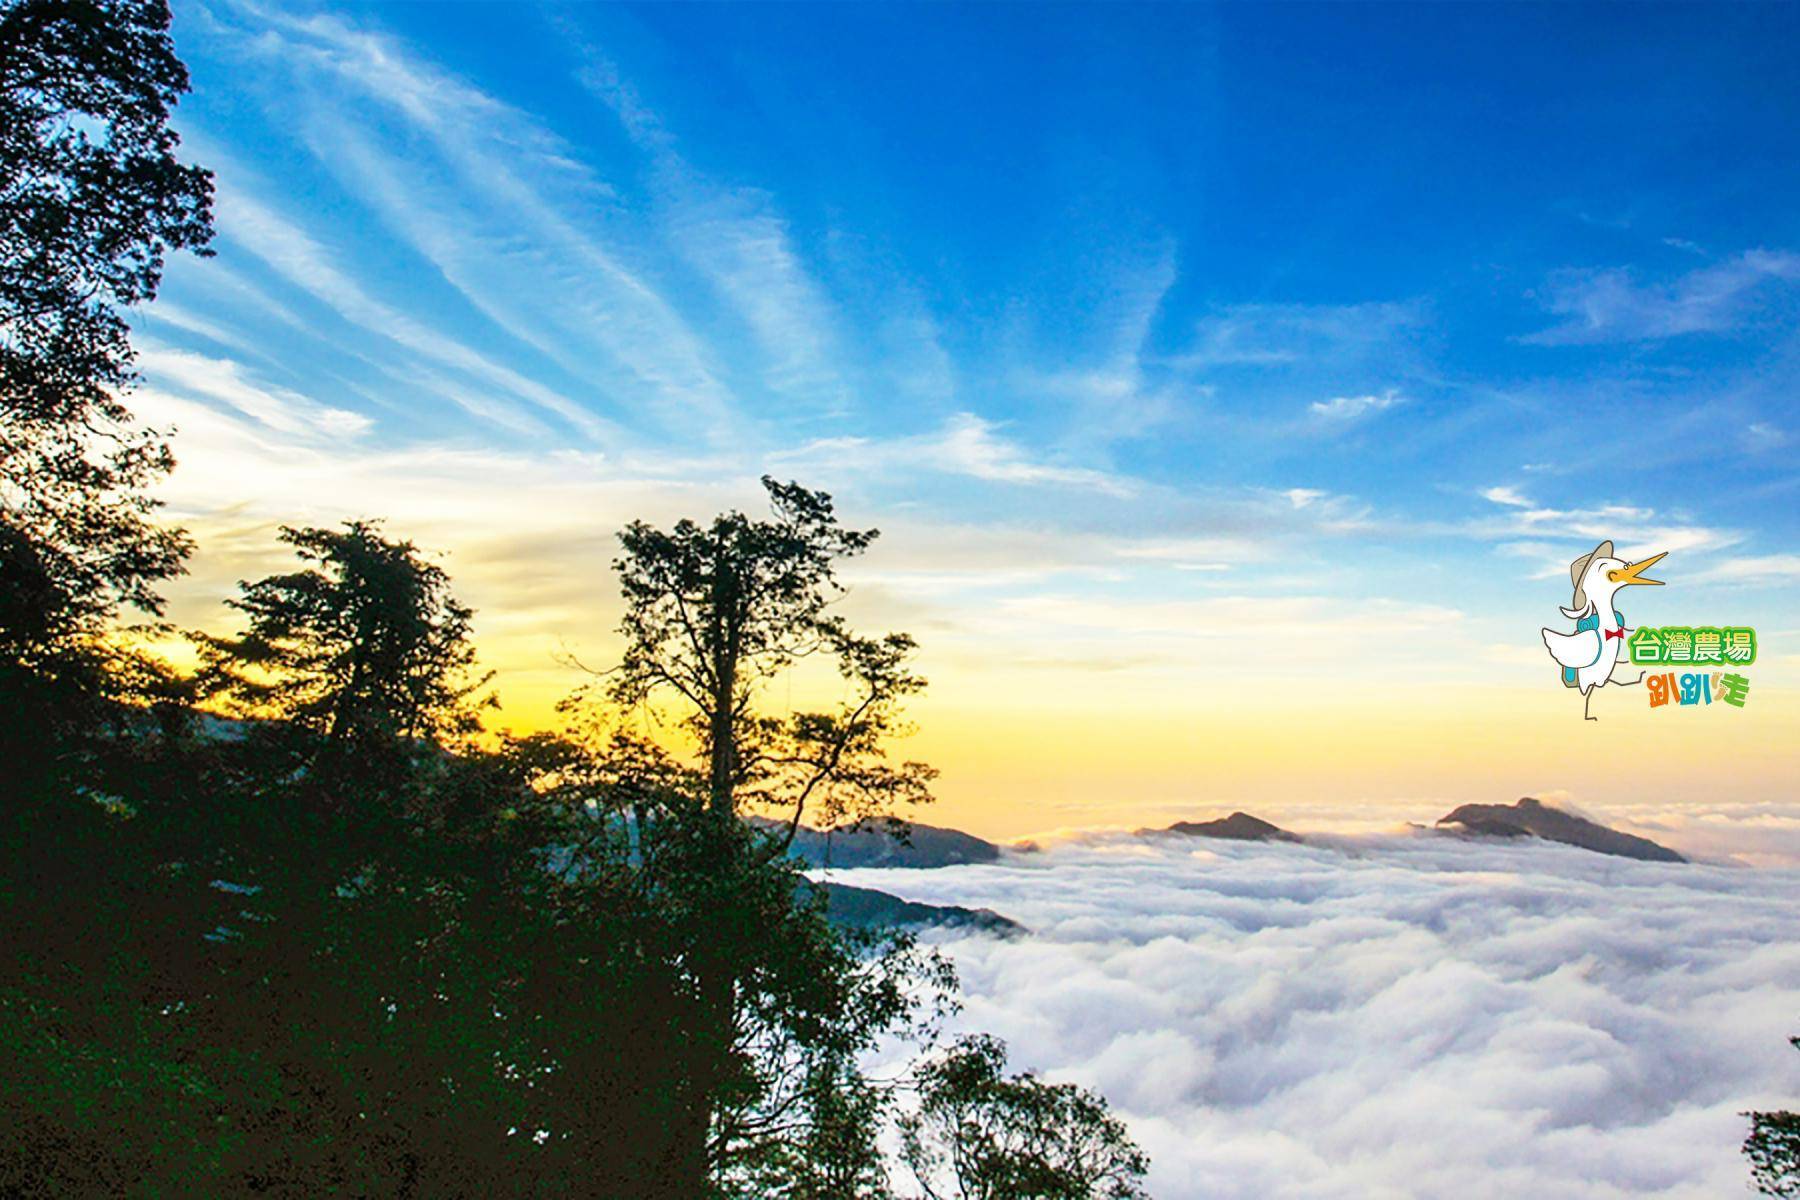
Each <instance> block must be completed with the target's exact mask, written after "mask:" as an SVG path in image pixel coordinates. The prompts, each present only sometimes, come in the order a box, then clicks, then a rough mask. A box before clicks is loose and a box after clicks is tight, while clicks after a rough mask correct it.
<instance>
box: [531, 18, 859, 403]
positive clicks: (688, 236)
mask: <svg viewBox="0 0 1800 1200" xmlns="http://www.w3.org/2000/svg"><path fill="white" fill-rule="evenodd" d="M564 28H565V31H567V30H568V25H567V23H566V22H565V23H564ZM577 49H578V53H580V55H581V57H582V59H583V66H582V68H581V69H580V70H579V71H578V72H577V73H576V78H577V79H578V80H580V81H581V83H582V84H583V85H584V86H585V87H587V88H588V90H589V91H590V92H591V93H593V94H594V95H595V96H596V97H597V98H599V99H600V100H601V101H602V102H603V103H605V104H606V105H607V106H608V107H609V108H610V109H612V111H613V112H614V113H615V115H616V116H617V117H618V119H619V123H620V125H621V126H622V127H623V128H624V130H625V132H626V134H627V136H629V137H630V138H631V139H632V141H633V142H635V143H636V144H637V146H638V147H639V148H640V149H641V150H643V151H644V152H645V153H646V154H647V155H648V156H649V157H650V160H651V162H652V164H653V171H652V174H653V177H654V179H655V182H656V190H657V203H658V206H659V208H660V213H661V222H662V225H663V228H664V231H665V233H666V234H667V236H668V238H669V240H670V243H671V244H672V245H673V246H674V247H675V249H676V250H677V252H678V253H680V254H681V255H682V256H683V257H684V258H685V259H686V260H687V262H688V264H689V266H691V267H692V268H693V269H694V270H695V271H697V272H698V273H699V274H700V275H701V277H702V278H704V279H706V280H707V281H708V282H709V283H710V284H711V285H712V287H713V288H714V290H715V291H716V292H717V293H718V294H719V295H720V296H722V297H723V298H724V299H725V300H726V302H727V303H728V304H729V305H730V306H731V308H732V310H733V311H734V312H735V313H736V315H737V317H738V319H739V320H741V321H742V322H743V323H744V324H745V325H746V326H747V327H748V328H749V329H750V331H751V333H752V335H753V336H754V337H755V338H756V341H757V344H758V345H759V346H760V348H761V351H762V354H763V356H764V359H765V362H766V367H765V371H764V376H765V379H766V380H767V382H768V383H769V385H770V386H772V387H773V388H774V390H775V391H777V392H779V393H783V394H785V395H787V396H789V397H791V398H793V399H796V400H801V401H805V402H808V403H810V404H813V405H815V406H819V407H822V408H823V409H824V410H825V414H826V415H842V413H843V412H844V410H845V409H846V408H847V406H848V405H849V402H850V401H849V395H850V393H849V389H848V387H847V385H846V384H845V382H844V379H843V375H842V372H841V371H840V369H839V366H838V360H839V357H840V352H839V349H838V343H839V341H840V340H841V335H840V334H839V333H838V325H839V320H838V314H837V310H836V306H835V305H834V304H833V303H832V301H831V298H830V297H829V296H828V295H827V293H826V290H825V288H824V286H823V285H822V284H821V283H820V282H819V280H818V279H816V278H815V277H814V275H813V273H812V271H811V269H810V268H809V267H808V266H807V264H806V262H805V260H804V258H803V256H802V254H801V253H800V250H799V249H798V247H797V246H796V244H795V238H794V235H793V231H792V229H791V227H790V224H789V222H788V221H787V219H786V218H785V217H784V216H783V215H782V214H781V213H780V211H779V210H778V208H777V206H776V203H775V199H774V197H773V196H771V195H770V194H769V193H768V192H766V191H764V190H763V189H761V188H755V187H745V186H729V185H724V184H720V183H717V182H715V181H713V180H712V179H710V178H708V177H706V176H705V175H704V174H703V173H702V172H700V171H699V170H698V169H696V168H695V167H694V166H693V165H692V164H690V163H689V162H688V161H687V159H686V158H684V157H683V156H682V154H681V153H680V152H679V151H678V150H677V149H676V138H675V136H674V134H673V133H671V132H670V131H669V129H668V128H667V127H666V126H665V125H664V123H663V122H662V120H661V118H660V117H659V116H658V115H657V114H656V113H655V112H654V111H653V110H652V109H651V108H650V106H649V105H647V104H646V103H645V102H644V101H643V100H642V98H641V97H639V95H638V94H637V92H636V90H635V89H634V88H632V87H631V86H630V84H629V83H627V82H626V81H625V80H624V78H623V77H622V75H621V74H620V72H619V70H618V68H617V66H616V65H614V64H613V63H612V62H611V60H609V59H608V58H607V57H606V56H605V55H603V54H601V53H600V52H599V51H598V50H596V49H595V48H593V47H592V46H587V45H585V44H583V45H578V48H577Z"/></svg>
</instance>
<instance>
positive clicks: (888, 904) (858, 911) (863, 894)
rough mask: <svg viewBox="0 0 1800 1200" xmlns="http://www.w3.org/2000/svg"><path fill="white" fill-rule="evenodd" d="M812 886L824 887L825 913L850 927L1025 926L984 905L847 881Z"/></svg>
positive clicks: (1003, 929)
mask: <svg viewBox="0 0 1800 1200" xmlns="http://www.w3.org/2000/svg"><path fill="white" fill-rule="evenodd" d="M812 886H813V887H815V888H822V889H824V892H825V914H826V916H828V917H830V918H831V920H832V921H834V922H835V923H837V924H839V925H843V926H847V927H849V928H851V929H891V928H900V929H909V928H921V927H924V926H932V925H938V926H944V927H947V928H951V929H957V928H971V929H980V930H983V931H985V932H988V933H1002V934H1005V933H1021V932H1023V928H1024V927H1023V926H1021V925H1020V924H1019V923H1018V922H1017V921H1014V920H1011V919H1010V918H1008V917H1003V916H1001V915H1000V914H999V913H997V912H994V911H993V910H992V909H987V908H963V907H962V906H961V905H956V904H920V903H918V902H917V901H913V900H902V899H901V898H900V897H898V896H894V895H890V894H889V893H887V892H879V891H876V890H875V889H874V888H860V887H851V886H850V885H849V884H846V883H815V884H813V885H812Z"/></svg>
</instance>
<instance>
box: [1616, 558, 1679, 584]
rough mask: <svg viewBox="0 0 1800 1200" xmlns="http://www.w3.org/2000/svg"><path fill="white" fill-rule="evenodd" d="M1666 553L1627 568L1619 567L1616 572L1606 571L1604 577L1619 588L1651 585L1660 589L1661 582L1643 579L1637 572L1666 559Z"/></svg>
mask: <svg viewBox="0 0 1800 1200" xmlns="http://www.w3.org/2000/svg"><path fill="white" fill-rule="evenodd" d="M1668 553H1669V552H1668V551H1667V550H1664V551H1663V552H1662V553H1661V554H1653V555H1651V556H1650V557H1649V558H1646V559H1644V560H1642V561H1641V562H1634V563H1632V564H1631V565H1630V566H1629V567H1620V568H1619V569H1618V570H1617V571H1608V572H1607V573H1606V577H1607V578H1608V579H1610V580H1612V581H1613V582H1614V583H1616V584H1618V585H1619V586H1620V587H1624V586H1625V585H1626V584H1628V583H1652V584H1655V585H1656V586H1657V587H1661V586H1662V580H1660V579H1644V578H1642V577H1641V576H1640V575H1639V572H1640V571H1643V570H1645V569H1646V568H1649V567H1654V566H1655V565H1656V564H1657V563H1659V562H1661V561H1662V560H1663V559H1664V558H1666V557H1668Z"/></svg>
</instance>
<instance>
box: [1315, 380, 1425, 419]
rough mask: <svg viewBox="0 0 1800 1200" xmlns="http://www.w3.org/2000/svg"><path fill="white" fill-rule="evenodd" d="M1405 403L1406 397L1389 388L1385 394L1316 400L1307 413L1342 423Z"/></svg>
mask: <svg viewBox="0 0 1800 1200" xmlns="http://www.w3.org/2000/svg"><path fill="white" fill-rule="evenodd" d="M1404 403H1406V397H1404V396H1402V395H1401V394H1400V393H1399V391H1398V390H1397V389H1395V388H1389V389H1388V390H1387V391H1385V392H1372V393H1369V394H1366V395H1362V396H1333V397H1332V398H1331V399H1329V400H1315V401H1313V402H1312V404H1310V405H1309V406H1308V408H1307V411H1309V412H1311V413H1312V415H1313V416H1315V417H1319V418H1322V419H1324V420H1326V421H1332V422H1342V421H1354V420H1357V419H1358V418H1360V417H1366V416H1369V415H1370V414H1371V413H1378V412H1383V411H1385V410H1387V409H1390V408H1393V407H1395V406H1396V405H1400V404H1404Z"/></svg>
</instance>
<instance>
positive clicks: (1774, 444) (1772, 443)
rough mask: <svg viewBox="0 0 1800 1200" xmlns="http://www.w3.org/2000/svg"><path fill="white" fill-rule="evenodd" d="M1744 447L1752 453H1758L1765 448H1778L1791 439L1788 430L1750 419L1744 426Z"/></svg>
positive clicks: (1765, 449)
mask: <svg viewBox="0 0 1800 1200" xmlns="http://www.w3.org/2000/svg"><path fill="white" fill-rule="evenodd" d="M1742 440H1743V443H1744V449H1746V450H1748V451H1749V452H1750V453H1752V454H1760V453H1762V452H1763V451H1767V450H1779V449H1781V448H1782V447H1783V446H1785V445H1787V444H1788V442H1789V441H1790V440H1791V439H1790V437H1789V436H1788V432H1787V430H1785V429H1782V428H1780V427H1779V426H1776V425H1772V424H1770V423H1769V422H1767V421H1752V422H1751V423H1750V424H1749V425H1747V426H1745V427H1744V436H1743V439H1742Z"/></svg>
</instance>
